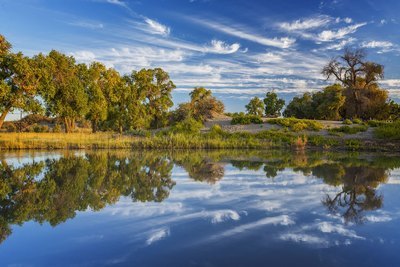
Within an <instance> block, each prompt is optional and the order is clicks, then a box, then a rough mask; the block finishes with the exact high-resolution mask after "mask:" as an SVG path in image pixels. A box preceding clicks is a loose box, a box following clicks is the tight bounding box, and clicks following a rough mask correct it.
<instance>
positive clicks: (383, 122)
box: [367, 120, 390, 127]
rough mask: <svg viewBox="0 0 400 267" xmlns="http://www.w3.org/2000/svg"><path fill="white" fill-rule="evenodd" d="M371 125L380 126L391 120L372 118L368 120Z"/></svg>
mask: <svg viewBox="0 0 400 267" xmlns="http://www.w3.org/2000/svg"><path fill="white" fill-rule="evenodd" d="M367 123H368V125H369V126H371V127H379V126H383V125H387V124H389V123H390V122H387V121H378V120H370V121H368V122H367Z"/></svg>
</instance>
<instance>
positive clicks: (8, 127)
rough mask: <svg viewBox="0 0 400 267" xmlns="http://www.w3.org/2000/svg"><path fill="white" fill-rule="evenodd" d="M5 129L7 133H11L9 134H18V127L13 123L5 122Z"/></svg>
mask: <svg viewBox="0 0 400 267" xmlns="http://www.w3.org/2000/svg"><path fill="white" fill-rule="evenodd" d="M3 127H4V129H5V130H6V131H7V132H9V133H12V132H17V130H18V129H17V126H16V125H15V124H14V123H13V122H11V121H10V122H5V123H4V124H3Z"/></svg>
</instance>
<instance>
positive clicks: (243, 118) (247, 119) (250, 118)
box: [231, 115, 263, 125]
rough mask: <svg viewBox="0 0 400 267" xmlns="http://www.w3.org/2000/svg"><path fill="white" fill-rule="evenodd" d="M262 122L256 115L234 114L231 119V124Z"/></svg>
mask: <svg viewBox="0 0 400 267" xmlns="http://www.w3.org/2000/svg"><path fill="white" fill-rule="evenodd" d="M251 123H253V124H262V123H263V120H262V119H261V117H260V116H258V115H239V116H234V117H233V118H232V120H231V124H232V125H236V124H241V125H245V124H251Z"/></svg>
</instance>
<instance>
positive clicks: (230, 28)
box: [190, 18, 296, 48]
mask: <svg viewBox="0 0 400 267" xmlns="http://www.w3.org/2000/svg"><path fill="white" fill-rule="evenodd" d="M190 20H191V21H193V22H195V23H197V24H200V25H203V26H205V27H208V28H211V29H213V30H215V31H219V32H223V33H225V34H228V35H231V36H235V37H238V38H241V39H244V40H248V41H251V42H254V43H258V44H261V45H265V46H272V47H277V48H289V47H291V46H292V45H293V44H294V43H295V42H296V39H294V38H289V37H279V38H278V37H274V38H267V37H264V36H262V35H261V34H257V33H254V32H252V31H251V30H249V29H247V28H246V27H244V26H241V25H226V24H223V23H220V22H215V21H209V20H204V19H195V18H191V19H190Z"/></svg>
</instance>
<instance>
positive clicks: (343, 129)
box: [329, 125, 368, 134]
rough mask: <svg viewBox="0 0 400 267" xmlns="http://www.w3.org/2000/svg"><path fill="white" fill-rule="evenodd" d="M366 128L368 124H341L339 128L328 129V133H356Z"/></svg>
mask: <svg viewBox="0 0 400 267" xmlns="http://www.w3.org/2000/svg"><path fill="white" fill-rule="evenodd" d="M367 130H368V126H365V125H357V126H348V125H345V126H341V127H339V128H332V129H329V132H330V133H344V134H357V133H360V132H365V131H367Z"/></svg>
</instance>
